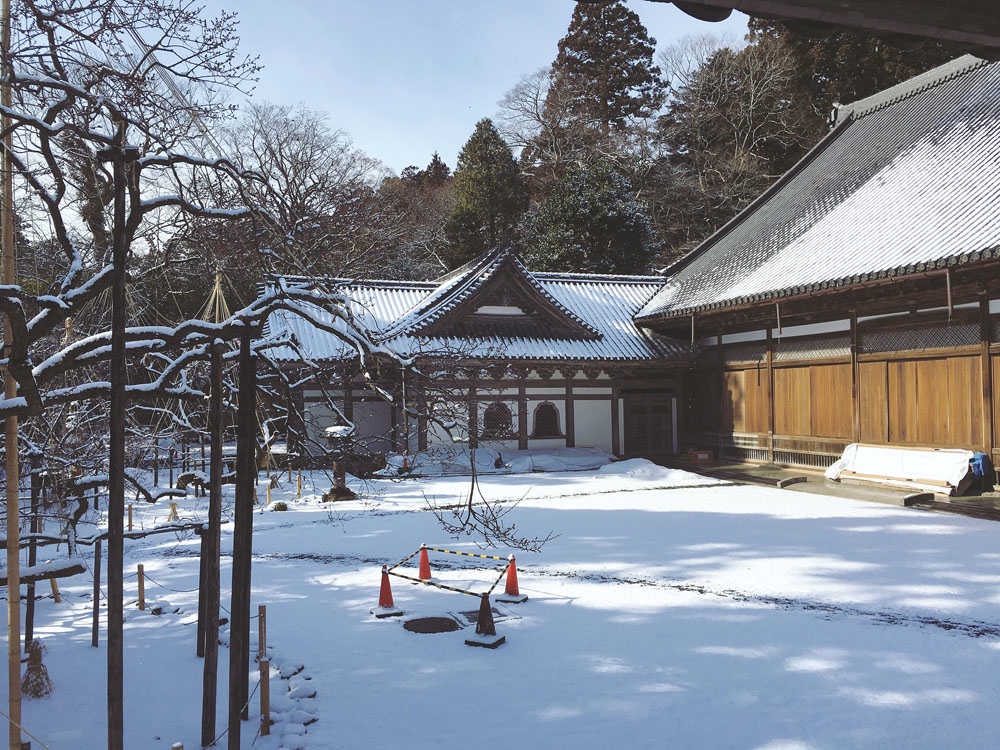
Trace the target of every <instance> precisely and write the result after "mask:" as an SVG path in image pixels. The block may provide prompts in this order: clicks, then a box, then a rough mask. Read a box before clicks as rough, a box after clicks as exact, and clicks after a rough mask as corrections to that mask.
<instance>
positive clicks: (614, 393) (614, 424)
mask: <svg viewBox="0 0 1000 750" xmlns="http://www.w3.org/2000/svg"><path fill="white" fill-rule="evenodd" d="M620 399H621V393H620V392H619V390H618V383H617V381H614V380H613V381H612V382H611V453H612V454H613V455H615V456H620V455H621V454H622V434H621V432H622V431H621V427H620V425H619V424H618V422H619V416H618V415H619V412H620V411H621V408H620V406H619V403H618V402H619V400H620Z"/></svg>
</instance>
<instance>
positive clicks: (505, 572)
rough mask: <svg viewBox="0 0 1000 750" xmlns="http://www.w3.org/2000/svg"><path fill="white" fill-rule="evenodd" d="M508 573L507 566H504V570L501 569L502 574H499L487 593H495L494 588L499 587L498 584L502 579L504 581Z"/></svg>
mask: <svg viewBox="0 0 1000 750" xmlns="http://www.w3.org/2000/svg"><path fill="white" fill-rule="evenodd" d="M506 575H507V568H504V569H503V570H501V571H500V575H499V576H497V579H496V580H495V581H494V582H493V585H492V586H490V590H489V591H487V592H486V593H487V594H492V593H493V589H495V588H496V587H497V584H498V583H500V581H502V580H503V579H504V576H506Z"/></svg>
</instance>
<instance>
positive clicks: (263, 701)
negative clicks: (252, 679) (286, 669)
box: [260, 659, 271, 737]
mask: <svg viewBox="0 0 1000 750" xmlns="http://www.w3.org/2000/svg"><path fill="white" fill-rule="evenodd" d="M270 733H271V661H270V659H262V660H261V661H260V734H261V737H266V736H267V735H269V734H270Z"/></svg>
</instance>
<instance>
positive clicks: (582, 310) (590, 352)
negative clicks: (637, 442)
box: [267, 258, 691, 362]
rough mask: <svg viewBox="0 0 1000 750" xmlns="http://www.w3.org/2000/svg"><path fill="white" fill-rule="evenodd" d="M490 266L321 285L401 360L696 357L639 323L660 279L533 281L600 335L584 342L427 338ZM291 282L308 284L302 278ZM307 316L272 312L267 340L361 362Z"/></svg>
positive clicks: (285, 353)
mask: <svg viewBox="0 0 1000 750" xmlns="http://www.w3.org/2000/svg"><path fill="white" fill-rule="evenodd" d="M494 260H495V259H494ZM514 260H516V258H514ZM517 263H520V261H517ZM487 266H489V263H486V264H485V265H484V264H472V265H471V266H469V267H467V268H465V269H463V273H461V274H458V275H455V274H452V275H450V276H449V277H447V278H446V279H445V280H444V281H443V282H442V283H437V282H395V281H363V280H346V279H325V280H322V283H321V286H322V287H323V288H325V289H326V290H328V291H329V292H330V293H336V294H342V295H344V296H346V297H347V298H348V299H349V300H350V301H351V303H350V311H351V314H352V315H353V316H354V319H355V321H356V323H357V325H358V326H359V327H361V328H364V329H365V330H367V331H368V332H369V334H370V335H371V336H372V338H373V339H374V340H375V341H376V342H378V343H379V344H380V345H381V346H382V347H383V348H385V349H388V350H390V351H392V352H395V353H396V354H398V355H400V356H402V357H411V356H414V355H415V354H417V353H421V352H422V353H432V352H444V353H450V354H457V355H462V356H480V357H484V358H490V359H498V358H499V359H507V360H511V361H532V360H533V361H547V362H559V361H572V362H582V361H593V362H615V361H653V360H659V359H662V358H664V357H666V358H676V357H683V356H685V355H687V354H689V353H690V351H691V348H690V347H689V346H688V345H687V344H686V343H682V342H678V341H675V340H673V339H669V338H666V337H663V336H659V335H657V334H655V333H653V332H651V331H649V330H647V329H643V328H641V327H638V326H637V325H636V324H635V323H634V322H633V316H634V315H635V313H636V312H638V310H639V309H640V308H641V307H642V306H643V305H644V304H645V303H646V302H647V301H648V300H649V299H650V297H652V296H653V295H654V294H655V293H656V291H657V290H658V289H659V288H660V287H661V286H662V284H663V280H662V278H661V277H658V276H603V275H585V274H568V273H544V274H542V273H540V274H528V275H529V276H530V278H531V284H533V285H534V286H535V287H536V288H537V291H538V294H539V295H542V296H543V297H544V299H546V300H547V301H548V302H549V303H550V304H551V305H552V306H554V307H555V308H556V309H559V310H563V311H565V312H566V314H567V315H568V316H571V317H572V318H573V319H574V320H576V321H578V322H579V324H580V325H581V326H582V327H583V328H584V329H586V330H588V331H592V332H594V334H595V335H592V336H588V337H585V338H566V337H564V336H552V337H545V336H513V335H507V336H505V335H492V336H482V337H461V336H454V335H448V334H440V333H439V334H437V335H424V334H423V333H422V332H421V331H422V329H423V328H424V327H425V323H427V321H428V320H434V319H436V318H437V317H439V315H440V313H441V312H442V311H443V310H445V309H452V308H453V307H454V306H455V305H456V304H458V302H459V301H461V300H464V299H465V298H466V295H467V289H468V288H469V287H470V286H478V285H479V282H476V279H480V281H481V279H482V277H483V275H484V274H486V275H489V269H488V267H487ZM521 268H523V266H521ZM525 273H527V272H526V271H525ZM291 281H295V282H297V283H301V282H302V279H295V280H291ZM299 304H309V303H299ZM308 313H309V316H311V317H313V318H314V319H317V320H320V321H322V323H323V324H324V325H329V326H332V327H334V328H338V329H339V328H342V327H343V324H342V323H339V322H337V321H335V319H334V318H333V316H332V315H331V314H329V313H327V312H323V311H320V310H319V309H318V308H316V307H313V306H311V305H310V309H309V311H308ZM307 317H308V316H307ZM307 317H305V318H304V317H302V316H299V315H297V314H296V313H295V311H294V310H279V311H277V312H275V313H273V314H272V315H271V316H270V317H269V319H268V329H267V332H268V337H269V338H274V337H281V336H286V335H293V336H294V337H295V339H296V340H297V341H298V342H299V344H300V346H301V349H302V352H303V353H304V354H305V355H306V356H307V357H308V358H310V359H312V360H315V361H333V360H341V359H349V358H352V357H353V356H354V353H355V352H354V349H353V348H352V347H351V346H350V345H348V344H345V343H343V341H342V340H341V339H340V338H339V337H338V336H336V335H335V334H332V333H330V332H328V331H324V330H322V328H321V327H320V326H316V325H313V324H312V323H310V322H309V321H308V319H307ZM271 356H273V357H275V358H276V359H279V360H286V361H290V360H295V359H298V358H299V355H298V354H297V353H296V352H295V351H293V349H292V348H291V347H287V346H286V347H278V348H274V349H272V350H271Z"/></svg>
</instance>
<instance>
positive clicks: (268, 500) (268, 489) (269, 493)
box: [267, 484, 271, 505]
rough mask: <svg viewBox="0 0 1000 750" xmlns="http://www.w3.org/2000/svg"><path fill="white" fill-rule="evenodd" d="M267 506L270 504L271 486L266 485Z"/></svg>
mask: <svg viewBox="0 0 1000 750" xmlns="http://www.w3.org/2000/svg"><path fill="white" fill-rule="evenodd" d="M267 504H268V505H270V504H271V485H270V484H269V485H267Z"/></svg>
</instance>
